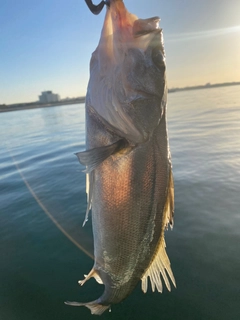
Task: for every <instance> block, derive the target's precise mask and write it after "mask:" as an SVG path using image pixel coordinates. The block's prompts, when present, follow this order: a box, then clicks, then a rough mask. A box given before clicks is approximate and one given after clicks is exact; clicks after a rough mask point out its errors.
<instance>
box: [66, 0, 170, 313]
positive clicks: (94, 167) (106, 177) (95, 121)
mask: <svg viewBox="0 0 240 320" xmlns="http://www.w3.org/2000/svg"><path fill="white" fill-rule="evenodd" d="M159 21H160V19H159V18H158V17H153V18H150V19H138V18H137V16H135V15H133V14H131V13H129V12H128V11H127V9H126V8H125V6H124V3H123V1H122V0H110V1H109V7H108V8H107V13H106V17H105V21H104V25H103V29H102V33H101V37H100V41H99V44H98V46H97V48H96V50H95V51H94V52H93V54H92V58H91V63H90V80H89V84H88V90H87V96H86V146H87V150H86V151H84V152H80V153H78V154H77V156H78V158H79V160H80V162H81V163H82V164H84V165H85V166H86V173H87V193H88V208H87V213H86V219H85V222H86V221H87V219H88V213H89V210H90V209H91V210H92V225H93V236H94V256H95V261H94V265H93V268H92V270H91V271H90V273H89V274H88V275H87V276H86V278H85V279H84V280H82V281H80V282H79V283H80V284H81V285H83V284H84V283H85V282H86V281H87V280H88V279H89V278H91V277H95V279H96V280H97V281H98V282H99V283H102V284H104V286H105V290H104V293H103V294H102V296H100V298H98V299H97V300H95V301H92V302H85V303H84V302H82V303H80V302H66V303H67V304H70V305H73V306H86V307H88V308H89V309H90V310H91V312H92V314H98V315H100V314H102V313H103V312H104V311H105V310H107V309H108V308H109V307H110V306H111V304H115V303H119V302H120V301H122V300H123V299H125V298H126V297H127V296H128V295H129V294H130V293H131V292H132V291H133V289H134V288H135V286H136V285H137V283H138V282H139V280H141V281H142V290H143V291H144V292H146V291H147V288H148V278H150V282H151V287H152V290H153V291H154V290H155V288H156V289H157V290H158V291H159V292H162V279H163V280H164V282H165V284H166V287H167V288H168V290H169V291H170V290H171V288H170V279H171V281H172V283H173V284H174V286H175V280H174V276H173V273H172V270H171V267H170V262H169V259H168V256H167V253H166V251H165V240H164V231H165V229H166V228H167V226H168V224H170V226H172V225H173V211H174V187H173V177H172V166H171V156H170V150H169V144H168V134H167V125H166V103H167V84H166V74H165V69H166V67H165V53H164V47H163V36H162V30H161V29H160V28H159ZM169 278H170V279H169Z"/></svg>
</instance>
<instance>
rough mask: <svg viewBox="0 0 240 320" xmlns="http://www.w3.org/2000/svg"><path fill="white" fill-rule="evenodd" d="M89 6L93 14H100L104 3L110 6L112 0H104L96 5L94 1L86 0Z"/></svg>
mask: <svg viewBox="0 0 240 320" xmlns="http://www.w3.org/2000/svg"><path fill="white" fill-rule="evenodd" d="M85 2H86V4H87V6H88V8H89V9H90V11H91V12H92V13H93V14H96V15H97V14H99V13H100V12H101V11H102V9H103V7H104V5H107V6H108V7H109V6H110V1H109V0H103V1H101V2H100V3H99V4H98V5H95V4H93V3H92V0H85Z"/></svg>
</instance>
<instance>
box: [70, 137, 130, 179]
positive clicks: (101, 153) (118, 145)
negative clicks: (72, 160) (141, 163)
mask: <svg viewBox="0 0 240 320" xmlns="http://www.w3.org/2000/svg"><path fill="white" fill-rule="evenodd" d="M126 146H127V142H126V140H125V139H121V140H118V141H117V142H114V143H113V144H110V145H107V146H103V147H98V148H93V149H90V150H86V151H83V152H78V153H76V156H77V157H78V160H79V162H80V163H81V164H83V165H84V166H86V171H85V172H87V173H89V172H91V171H93V170H94V169H96V168H97V167H98V166H99V165H100V164H101V163H102V162H103V161H104V160H106V159H107V158H108V157H110V156H111V155H113V154H115V153H116V152H118V151H120V150H122V149H123V148H125V147H126Z"/></svg>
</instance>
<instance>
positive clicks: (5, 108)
mask: <svg viewBox="0 0 240 320" xmlns="http://www.w3.org/2000/svg"><path fill="white" fill-rule="evenodd" d="M238 85H240V82H226V83H215V84H210V83H207V84H205V85H201V86H192V87H184V88H171V89H169V90H168V93H174V92H179V91H189V90H201V89H212V88H219V87H229V86H238ZM77 103H85V97H80V98H76V99H75V98H74V99H68V100H61V101H58V102H53V103H48V104H46V103H39V102H29V103H16V104H9V105H0V113H1V112H9V111H18V110H27V109H39V108H48V107H58V106H64V105H69V104H77Z"/></svg>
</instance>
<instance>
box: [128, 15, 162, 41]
mask: <svg viewBox="0 0 240 320" xmlns="http://www.w3.org/2000/svg"><path fill="white" fill-rule="evenodd" d="M159 22H160V18H159V17H157V16H156V17H152V18H148V19H137V20H135V21H134V24H133V36H134V38H138V37H141V36H144V35H146V34H149V33H153V32H157V33H159V32H161V31H162V29H160V27H159Z"/></svg>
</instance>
